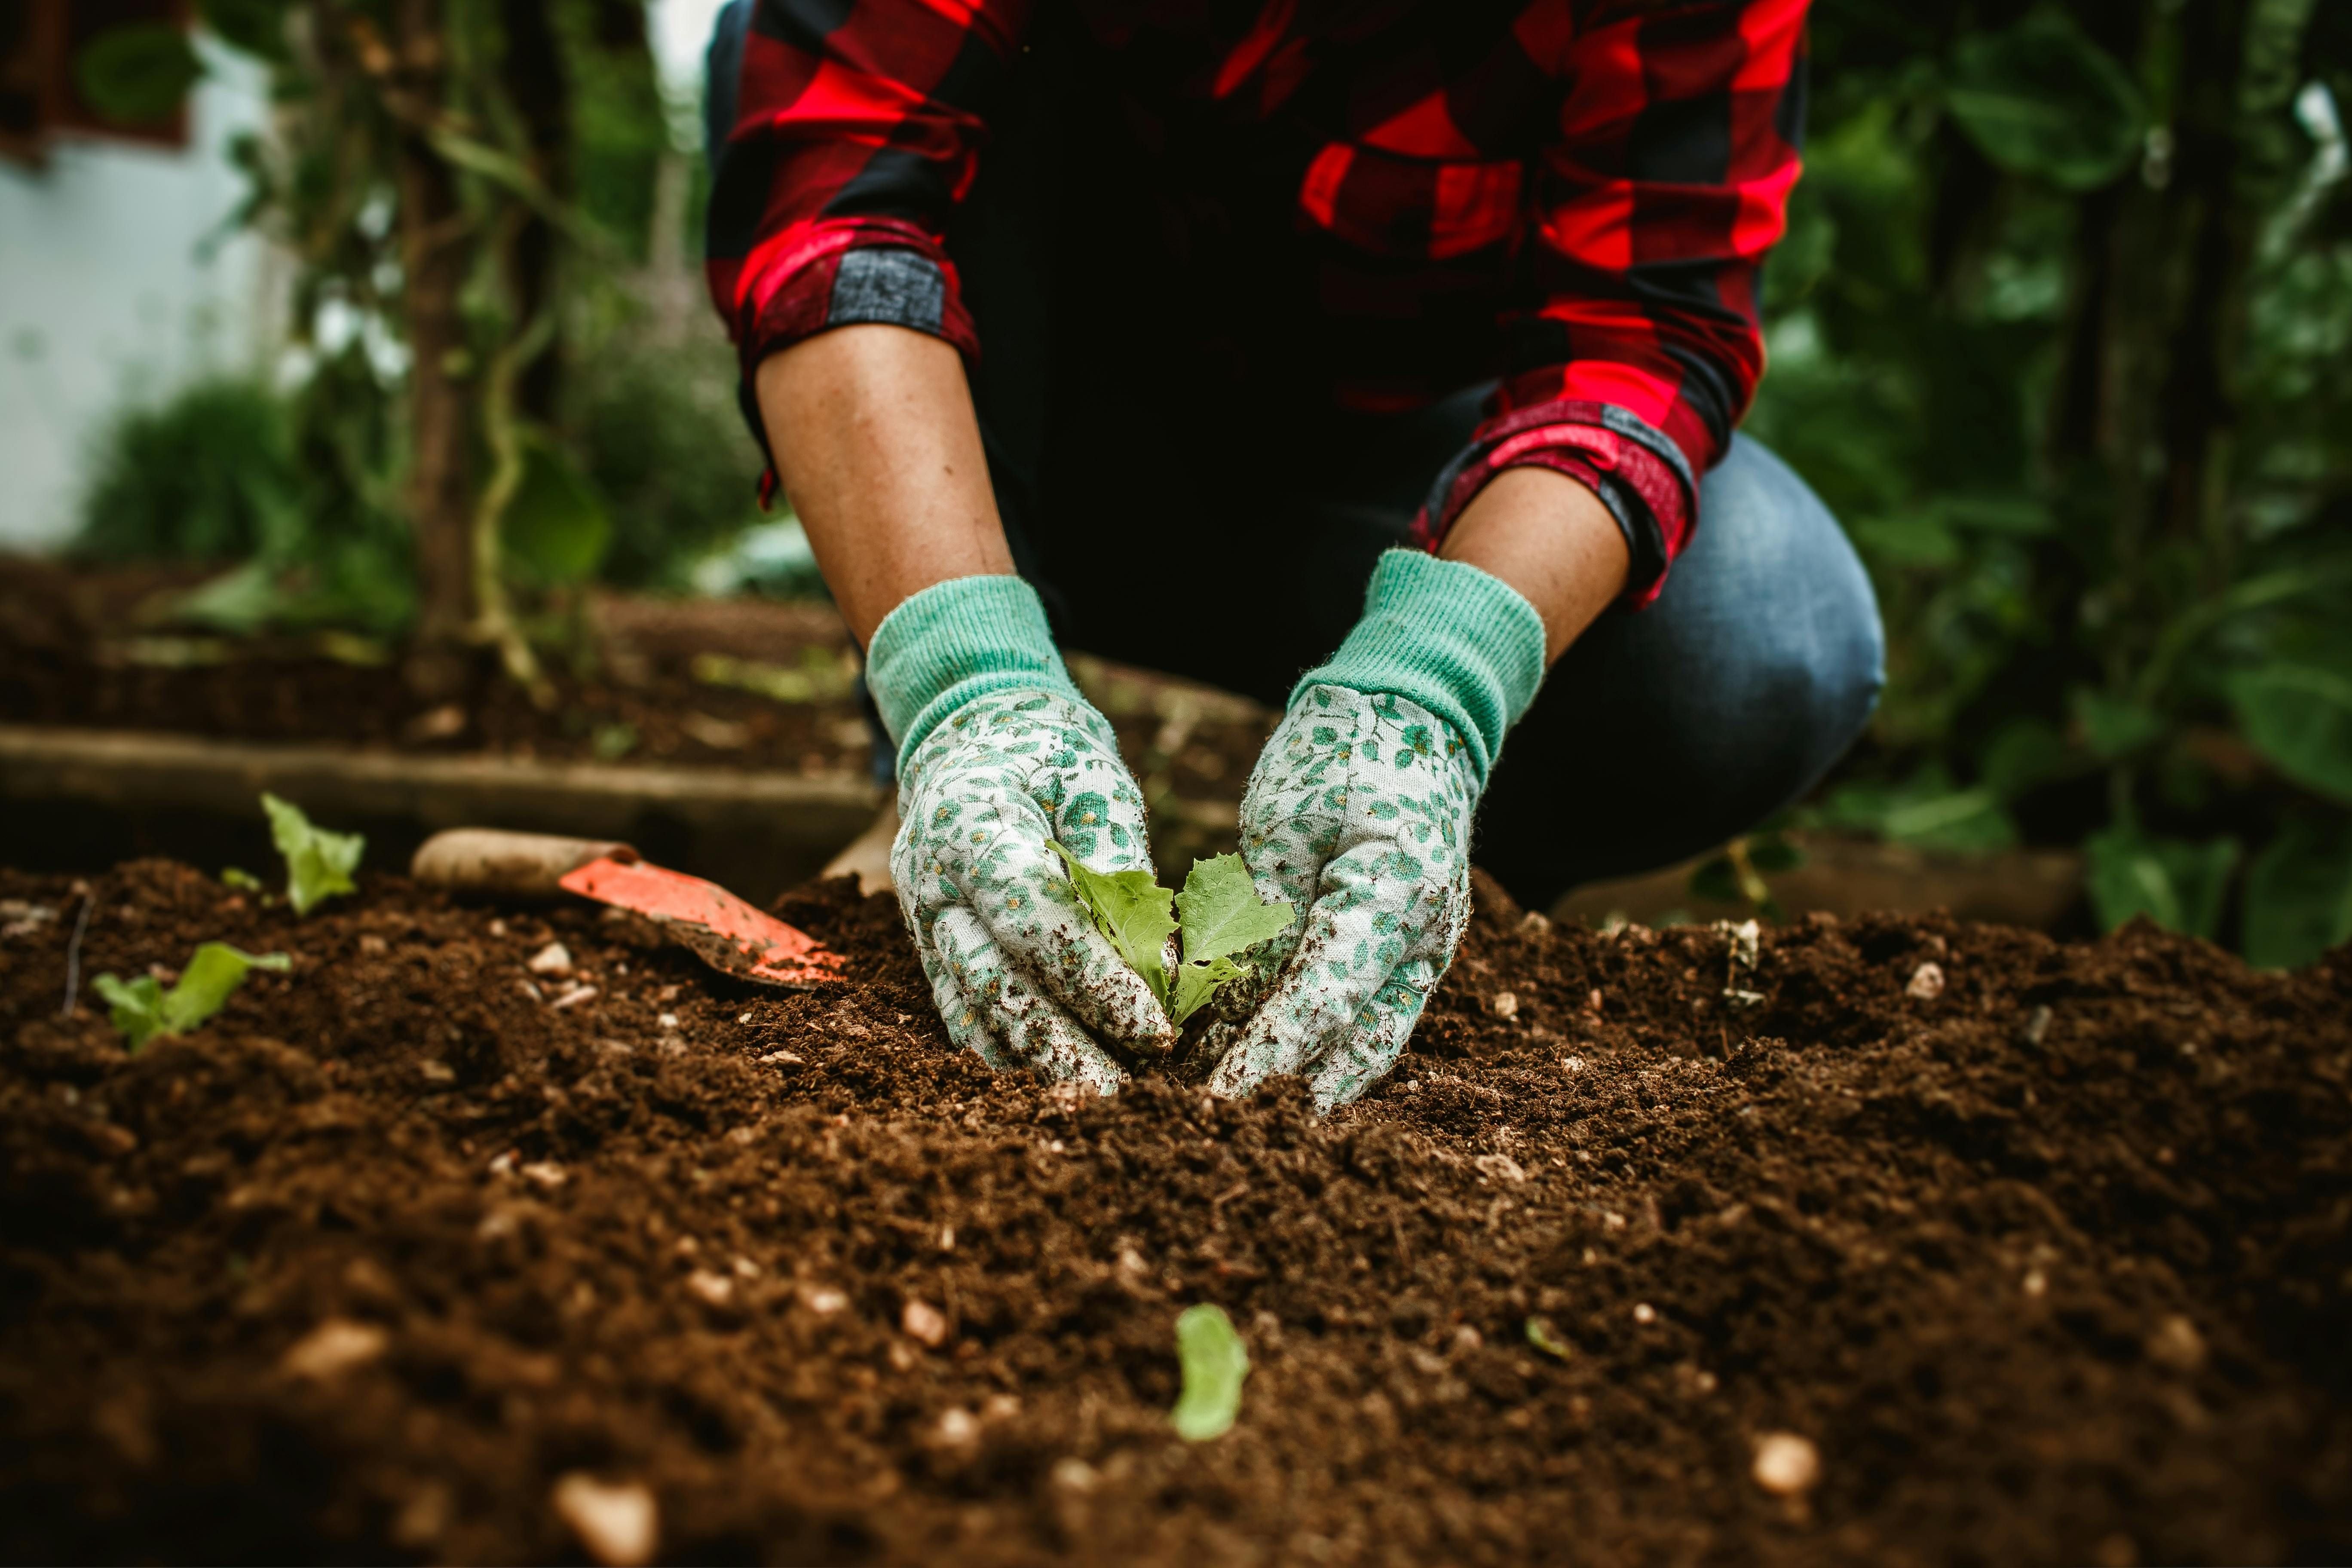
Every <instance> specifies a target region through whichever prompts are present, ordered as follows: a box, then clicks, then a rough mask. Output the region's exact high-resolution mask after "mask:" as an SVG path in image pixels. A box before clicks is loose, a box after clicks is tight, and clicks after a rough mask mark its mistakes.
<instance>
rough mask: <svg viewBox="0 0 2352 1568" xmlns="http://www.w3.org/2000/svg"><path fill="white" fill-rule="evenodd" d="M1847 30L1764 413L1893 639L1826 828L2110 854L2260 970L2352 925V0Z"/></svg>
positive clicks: (2151, 891)
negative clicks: (1875, 705)
mask: <svg viewBox="0 0 2352 1568" xmlns="http://www.w3.org/2000/svg"><path fill="white" fill-rule="evenodd" d="M1812 40H1813V82H1814V87H1815V99H1814V103H1813V107H1812V115H1811V132H1810V135H1809V138H1808V143H1807V151H1806V170H1805V175H1804V178H1803V180H1802V181H1801V184H1799V185H1798V187H1797V190H1796V193H1795V196H1794V199H1793V203H1792V206H1791V211H1790V231H1789V235H1788V237H1787V239H1786V240H1785V241H1784V243H1783V244H1782V246H1781V247H1780V249H1779V251H1777V252H1776V253H1775V255H1774V257H1773V258H1772V260H1771V263H1770V267H1769V277H1768V286H1767V293H1766V306H1767V319H1768V331H1769V347H1770V353H1771V369H1770V373H1769V374H1768V375H1767V377H1766V378H1765V381H1764V384H1763V387H1762V390H1761V393H1760V395H1759V402H1758V405H1757V407H1756V410H1755V412H1754V414H1753V415H1752V416H1751V418H1750V420H1749V425H1748V428H1749V429H1751V430H1752V431H1754V432H1755V433H1756V434H1757V435H1758V436H1759V438H1761V439H1763V440H1765V441H1767V442H1768V443H1769V444H1770V445H1772V446H1773V447H1776V448H1777V449H1779V450H1780V452H1781V453H1782V454H1783V455H1784V456H1786V457H1787V458H1789V459H1790V462H1791V463H1792V464H1793V465H1794V466H1795V467H1796V468H1798V469H1799V471H1801V472H1802V473H1803V474H1804V475H1805V476H1806V477H1807V478H1808V479H1810V480H1811V482H1812V483H1813V484H1814V486H1815V487H1816V488H1817V489H1819V490H1820V491H1821V493H1822V496H1823V498H1824V499H1825V500H1828V502H1829V503H1830V505H1831V507H1832V510H1835V511H1836V512H1837V513H1838V514H1839V516H1840V517H1841V518H1843V520H1844V521H1845V523H1846V526H1847V527H1848V529H1849V531H1850V532H1851V534H1852V536H1853V539H1854V541H1855V543H1856V545H1857V547H1858V548H1859V549H1860V550H1861V552H1862V553H1863V555H1864V559H1865V561H1866V562H1867V563H1868V564H1869V566H1870V569H1871V573H1872V575H1873V578H1874V582H1875V584H1876V585H1877V588H1878V592H1879V595H1880V599H1881V604H1882V607H1883V609H1884V611H1885V618H1886V626H1887V632H1888V639H1889V647H1888V686H1887V689H1886V694H1885V700H1884V701H1883V703H1882V705H1881V707H1880V710H1879V712H1878V715H1877V718H1876V720H1875V721H1874V726H1873V731H1872V737H1871V742H1870V743H1869V744H1868V745H1867V746H1866V747H1865V748H1864V752H1863V753H1862V754H1861V755H1860V756H1859V757H1858V758H1856V759H1855V760H1854V761H1853V763H1850V765H1849V766H1848V767H1847V768H1846V769H1845V770H1844V771H1843V773H1842V775H1841V777H1840V779H1839V781H1838V782H1837V784H1836V785H1835V787H1833V788H1832V790H1831V791H1829V792H1828V793H1827V794H1826V795H1825V796H1824V797H1823V798H1822V800H1821V801H1819V802H1817V803H1815V804H1814V805H1812V806H1811V808H1810V809H1809V810H1808V811H1807V812H1806V813H1804V814H1803V815H1802V820H1804V821H1806V822H1808V823H1810V824H1811V825H1815V826H1835V827H1841V828H1846V829H1858V830H1863V831H1867V832H1873V833H1877V834H1881V835H1884V836H1885V837H1891V838H1896V839H1901V840H1905V841H1908V842H1913V843H1916V844H1920V845H1924V846H1929V847H1943V848H1948V849H1958V850H1972V849H1975V850H1981V849H1993V848H2000V847H2006V846H2009V845H2012V844H2016V843H2019V842H2035V843H2045V844H2068V845H2079V846H2080V847H2082V848H2083V849H2084V852H2085V855H2086V858H2087V862H2088V883H2089V892H2090V896H2091V900H2092V904H2093V907H2094V909H2095V913H2096V915H2097V917H2098V919H2099V920H2100V921H2101V923H2102V924H2104V925H2109V926H2112V925H2115V924H2118V923H2120V922H2122V921H2125V920H2127V919H2129V918H2131V917H2133V916H2135V915H2146V916H2147V917H2148V918H2150V919H2153V920H2156V921H2158V922H2160V923H2162V924H2165V925H2168V926H2171V927H2174V928H2176V929H2179V930H2183V931H2195V932H2197V933H2199V934H2201V935H2207V936H2211V937H2215V938H2217V939H2220V940H2223V941H2228V942H2233V943H2235V944H2238V945H2240V946H2241V947H2242V950H2243V951H2244V952H2246V953H2247V954H2248V956H2249V957H2251V958H2252V959H2254V960H2255V961H2256V962H2258V963H2273V964H2277V963H2301V962H2305V961H2307V960H2308V959H2310V958H2312V957H2314V956H2315V955H2316V954H2317V953H2318V952H2321V951H2323V950H2324V949H2325V948H2326V947H2327V946H2328V945H2330V944H2332V943H2334V942H2341V941H2343V940H2345V939H2346V938H2347V936H2352V827H2348V826H2347V807H2352V630H2347V628H2352V528H2347V527H2346V524H2347V521H2352V420H2347V417H2346V416H2347V414H2352V361H2347V355H2346V350H2347V347H2352V185H2347V181H2346V179H2345V174H2346V146H2345V139H2344V134H2343V128H2342V122H2341V120H2340V118H2339V114H2338V110H2337V105H2338V104H2340V103H2342V102H2344V101H2346V99H2345V97H2344V94H2345V92H2346V90H2347V89H2352V7H2347V6H2341V5H2316V4H2314V3H2313V0H2068V3H2066V4H2063V5H2048V4H2045V5H2021V4H1986V5H1975V4H1960V3H1958V0H1925V3H1922V4H1914V5H1907V6H1904V7H1900V8H1895V7H1885V6H1881V5H1875V4H1872V3H1870V0H1819V3H1818V4H1817V5H1815V7H1814V10H1813V13H1812ZM1722 875H1723V868H1720V867H1718V868H1715V876H1716V879H1717V880H1721V879H1722Z"/></svg>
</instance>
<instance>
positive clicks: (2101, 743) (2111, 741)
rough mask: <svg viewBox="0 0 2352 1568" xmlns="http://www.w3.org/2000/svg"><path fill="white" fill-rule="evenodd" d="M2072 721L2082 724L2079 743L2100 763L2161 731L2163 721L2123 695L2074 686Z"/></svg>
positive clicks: (2135, 748) (2135, 747) (2125, 753)
mask: <svg viewBox="0 0 2352 1568" xmlns="http://www.w3.org/2000/svg"><path fill="white" fill-rule="evenodd" d="M2074 721H2075V722H2076V723H2078V724H2080V725H2081V726H2082V727H2083V742H2084V744H2085V745H2087V746H2089V747H2090V748H2091V754H2092V755H2093V756H2095V757H2096V758H2098V759H2099V761H2101V762H2103V763H2111V762H2114V761H2116V759H2117V758H2119V757H2126V756H2129V755H2130V754H2131V753H2132V752H2137V751H2138V750H2139V749H2140V748H2141V747H2143V746H2147V745H2149V744H2151V743H2153V742H2155V741H2156V740H2158V738H2159V737H2161V736H2162V735H2163V733H2164V720H2163V719H2162V718H2161V717H2159V716H2158V714H2156V713H2155V712H2153V711H2151V710H2148V709H2147V708H2144V707H2142V706H2141V705H2140V704H2138V703H2137V702H2133V701H2130V700H2126V699H2124V698H2119V697H2110V696H2108V695H2107V694H2106V693H2105V692H2104V691H2095V690H2093V689H2091V688H2090V687H2087V686H2078V687H2076V688H2075V689H2074Z"/></svg>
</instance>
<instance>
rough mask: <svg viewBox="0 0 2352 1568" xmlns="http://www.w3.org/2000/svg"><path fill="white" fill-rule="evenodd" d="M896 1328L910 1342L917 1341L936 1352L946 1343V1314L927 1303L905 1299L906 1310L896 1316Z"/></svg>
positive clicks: (910, 1298)
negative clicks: (903, 1332)
mask: <svg viewBox="0 0 2352 1568" xmlns="http://www.w3.org/2000/svg"><path fill="white" fill-rule="evenodd" d="M898 1327H899V1328H900V1329H902V1330H904V1331H905V1332H906V1335H907V1337H908V1339H910V1340H917V1341H919V1342H922V1343H924V1344H927V1345H929V1346H930V1348H931V1349H933V1350H937V1349H939V1348H940V1346H941V1345H943V1344H945V1343H947V1342H948V1320H947V1314H946V1313H944V1312H942V1311H940V1310H939V1309H938V1308H937V1307H934V1306H932V1305H931V1304H930V1303H929V1302H928V1301H921V1300H916V1299H915V1298H913V1297H911V1296H910V1297H908V1299H907V1309H906V1310H905V1311H903V1312H900V1313H899V1314H898Z"/></svg>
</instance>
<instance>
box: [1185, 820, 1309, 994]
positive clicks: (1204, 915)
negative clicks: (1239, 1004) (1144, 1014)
mask: <svg viewBox="0 0 2352 1568" xmlns="http://www.w3.org/2000/svg"><path fill="white" fill-rule="evenodd" d="M1176 912H1177V913H1178V914H1179V915H1181V917H1182V924H1183V931H1184V962H1183V963H1182V964H1181V965H1180V966H1179V967H1178V969H1177V971H1176V978H1175V984H1174V986H1173V994H1172V996H1171V1001H1170V1005H1169V1008H1168V1016H1169V1018H1170V1019H1171V1021H1172V1022H1174V1023H1178V1024H1181V1023H1182V1022H1183V1021H1184V1020H1185V1019H1187V1018H1189V1017H1191V1016H1192V1015H1193V1014H1194V1013H1197V1012H1199V1011H1200V1010H1201V1008H1202V1006H1203V1005H1206V1004H1207V1002H1208V1000H1209V998H1210V997H1212V996H1213V995H1215V994H1217V989H1218V987H1220V986H1222V985H1223V984H1225V982H1227V981H1229V980H1238V979H1240V978H1241V977H1242V976H1243V975H1244V974H1247V973H1249V972H1250V966H1249V965H1248V964H1246V963H1235V962H1234V958H1233V955H1234V954H1235V953H1238V952H1247V951H1248V950H1249V949H1251V948H1253V947H1255V946H1256V945H1257V944H1258V943H1260V942H1265V941H1266V940H1267V939H1268V938H1270V937H1276V936H1280V935H1281V934H1282V933H1283V932H1284V931H1288V930H1289V929H1290V922H1291V921H1294V920H1296V919H1297V914H1298V911H1297V907H1296V906H1295V905H1293V904H1292V903H1291V901H1290V900H1288V899H1276V900H1275V901H1274V902H1272V903H1270V904H1268V903H1261V902H1260V901H1259V900H1258V896H1257V885H1256V884H1255V882H1253V881H1251V880H1250V874H1249V868H1248V866H1246V865H1245V864H1244V863H1243V860H1242V858H1241V857H1240V856H1238V855H1212V856H1210V857H1209V858H1207V859H1205V860H1195V861H1193V862H1192V870H1191V872H1189V873H1188V874H1187V875H1186V876H1185V878H1184V890H1183V891H1182V892H1181V893H1179V894H1177V895H1176Z"/></svg>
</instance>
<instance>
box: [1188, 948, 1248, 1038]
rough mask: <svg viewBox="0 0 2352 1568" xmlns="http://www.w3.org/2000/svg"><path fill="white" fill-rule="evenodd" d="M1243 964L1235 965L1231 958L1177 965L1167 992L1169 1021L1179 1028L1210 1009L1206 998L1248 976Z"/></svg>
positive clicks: (1246, 967)
mask: <svg viewBox="0 0 2352 1568" xmlns="http://www.w3.org/2000/svg"><path fill="white" fill-rule="evenodd" d="M1250 968H1251V966H1250V965H1249V964H1246V963H1234V961H1233V960H1232V959H1230V958H1212V959H1208V960H1206V961H1205V962H1202V963H1180V964H1178V965H1177V966H1176V981H1175V984H1173V985H1171V986H1170V987H1169V992H1168V1020H1169V1022H1171V1023H1172V1024H1181V1023H1182V1022H1183V1021H1184V1020H1185V1019H1187V1018H1189V1017H1191V1016H1192V1015H1193V1014H1195V1013H1197V1012H1199V1011H1200V1010H1201V1009H1202V1008H1203V1007H1205V1006H1207V1005H1209V998H1211V997H1212V996H1214V995H1215V994H1217V992H1218V990H1219V989H1220V988H1221V987H1222V986H1223V984H1225V983H1226V982H1227V981H1229V980H1239V979H1240V978H1241V977H1242V976H1243V975H1244V974H1247V973H1249V972H1250Z"/></svg>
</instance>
